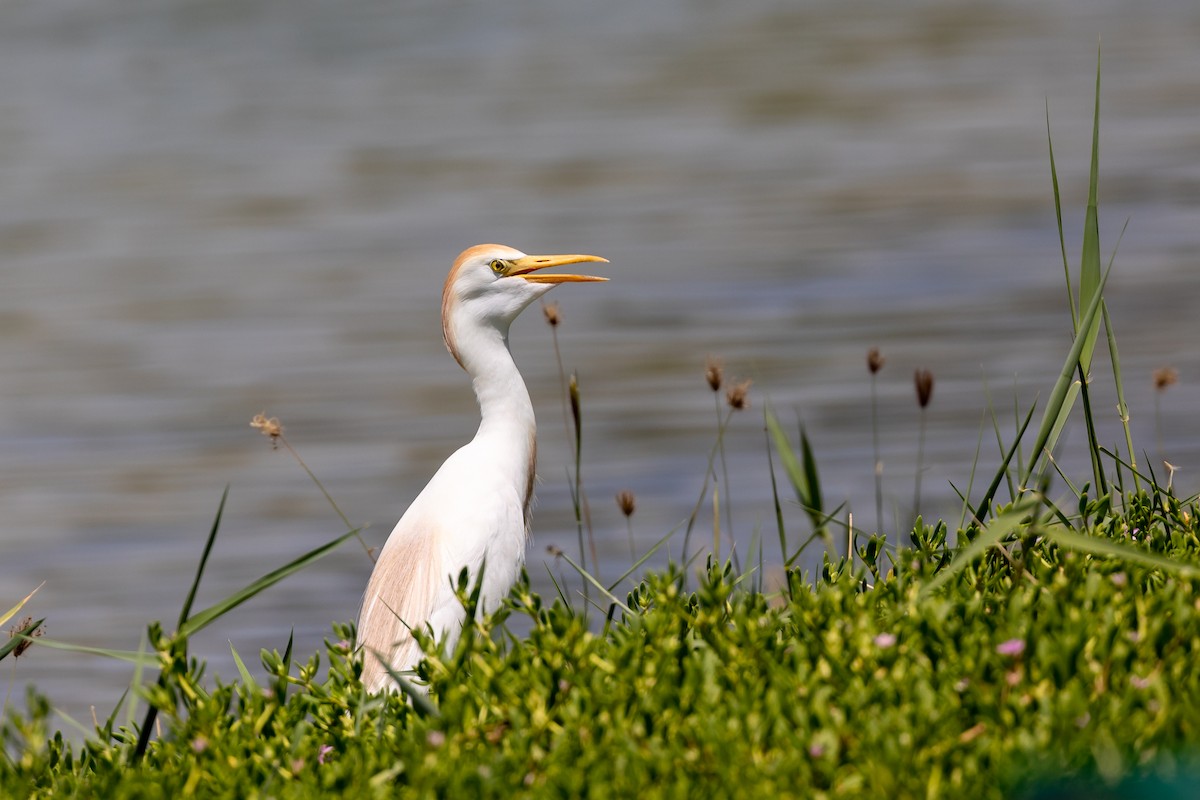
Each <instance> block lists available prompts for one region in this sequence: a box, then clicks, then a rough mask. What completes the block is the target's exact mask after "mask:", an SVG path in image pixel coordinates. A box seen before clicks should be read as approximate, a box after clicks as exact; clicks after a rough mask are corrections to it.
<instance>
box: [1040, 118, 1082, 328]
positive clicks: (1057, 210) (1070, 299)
mask: <svg viewBox="0 0 1200 800" xmlns="http://www.w3.org/2000/svg"><path fill="white" fill-rule="evenodd" d="M1046 146H1047V147H1048V148H1049V150H1050V182H1051V183H1052V184H1053V186H1054V217H1055V219H1056V220H1057V221H1058V247H1059V250H1061V251H1062V260H1063V275H1064V276H1065V278H1066V283H1067V304H1068V305H1070V307H1071V329H1072V330H1076V331H1077V330H1079V310H1078V308H1077V306H1076V305H1075V292H1074V291H1073V290H1072V288H1071V264H1070V261H1069V260H1068V259H1067V239H1066V236H1065V235H1064V234H1063V219H1062V195H1061V194H1060V193H1059V189H1058V169H1057V168H1056V167H1055V165H1054V137H1053V136H1051V135H1050V99H1049V98H1047V99H1046Z"/></svg>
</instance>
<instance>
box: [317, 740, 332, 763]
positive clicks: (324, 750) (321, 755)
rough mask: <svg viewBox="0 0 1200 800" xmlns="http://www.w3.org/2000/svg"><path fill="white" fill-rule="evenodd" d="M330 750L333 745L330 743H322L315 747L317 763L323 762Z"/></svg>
mask: <svg viewBox="0 0 1200 800" xmlns="http://www.w3.org/2000/svg"><path fill="white" fill-rule="evenodd" d="M332 752H333V745H331V744H323V745H321V746H320V747H318V748H317V763H318V764H324V763H325V757H326V756H328V755H329V754H330V753H332Z"/></svg>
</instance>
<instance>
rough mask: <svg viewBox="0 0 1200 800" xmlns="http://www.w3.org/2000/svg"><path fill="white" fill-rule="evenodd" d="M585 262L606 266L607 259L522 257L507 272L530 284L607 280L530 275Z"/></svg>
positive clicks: (514, 261) (580, 256)
mask: <svg viewBox="0 0 1200 800" xmlns="http://www.w3.org/2000/svg"><path fill="white" fill-rule="evenodd" d="M587 262H596V263H600V264H607V263H608V259H607V258H601V257H600V256H584V255H579V254H574V255H562V256H522V257H521V258H518V259H514V260H513V261H512V262H511V263H512V268H511V269H510V270H509V271H508V277H521V278H524V279H525V280H527V281H529V282H530V283H584V282H588V281H606V280H608V278H599V277H596V276H595V275H567V274H563V273H549V274H545V275H542V274H538V275H534V274H532V273H534V272H537V271H538V270H543V269H546V268H547V267H561V266H562V265H563V264H584V263H587Z"/></svg>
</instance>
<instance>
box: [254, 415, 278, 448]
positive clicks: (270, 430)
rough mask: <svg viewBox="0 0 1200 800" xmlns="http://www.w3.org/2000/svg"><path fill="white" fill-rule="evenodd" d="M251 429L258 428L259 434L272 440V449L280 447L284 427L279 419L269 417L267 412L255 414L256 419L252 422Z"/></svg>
mask: <svg viewBox="0 0 1200 800" xmlns="http://www.w3.org/2000/svg"><path fill="white" fill-rule="evenodd" d="M250 427H251V428H258V430H259V432H260V433H261V434H262V435H263V436H266V437H268V438H270V440H271V446H272V447H278V446H279V437H280V436H282V435H283V425H282V424H281V423H280V422H279V417H268V416H267V415H266V412H263V413H262V414H255V415H254V419H252V420H250Z"/></svg>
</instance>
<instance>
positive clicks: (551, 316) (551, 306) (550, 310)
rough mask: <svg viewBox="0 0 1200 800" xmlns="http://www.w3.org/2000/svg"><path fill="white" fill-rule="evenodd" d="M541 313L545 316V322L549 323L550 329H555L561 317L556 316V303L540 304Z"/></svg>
mask: <svg viewBox="0 0 1200 800" xmlns="http://www.w3.org/2000/svg"><path fill="white" fill-rule="evenodd" d="M542 313H543V314H545V315H546V322H548V323H550V327H551V328H557V327H558V322H559V320H560V319H561V317H560V316H559V314H558V303H542Z"/></svg>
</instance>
